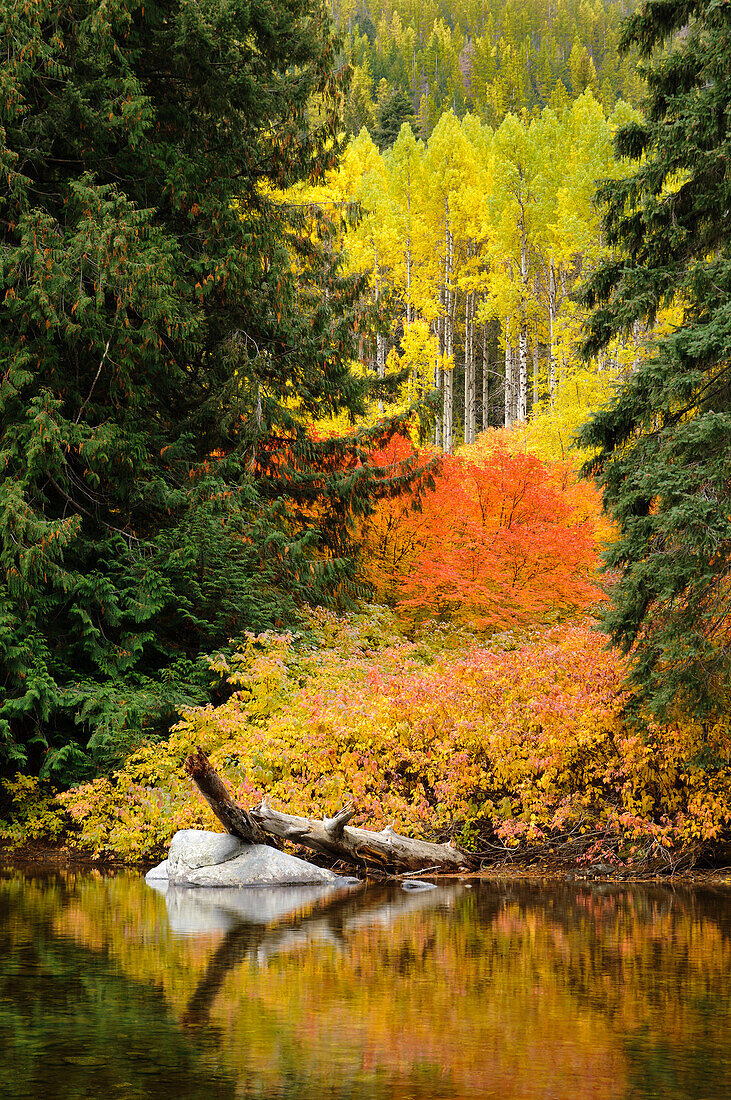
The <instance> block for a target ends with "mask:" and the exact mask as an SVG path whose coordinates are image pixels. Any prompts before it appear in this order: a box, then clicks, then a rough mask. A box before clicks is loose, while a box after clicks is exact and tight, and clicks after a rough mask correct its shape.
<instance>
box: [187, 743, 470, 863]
mask: <svg viewBox="0 0 731 1100" xmlns="http://www.w3.org/2000/svg"><path fill="white" fill-rule="evenodd" d="M184 767H185V770H186V772H187V773H188V775H190V776H191V778H192V779H193V781H194V783H195V784H196V786H197V787H198V789H199V791H200V792H201V794H202V795H203V797H204V798H205V800H206V802H207V803H208V805H209V806H210V807H211V809H212V810H213V812H214V814H215V815H216V817H217V818H218V820H219V821H220V822H221V824H222V825H223V827H224V828H225V829H226V832H228V833H231V834H232V836H237V837H239V838H240V839H241V840H244V841H247V842H249V843H251V844H262V843H272V841H271V839H270V838H272V837H277V838H279V839H281V840H288V841H290V842H291V843H293V844H298V845H301V846H302V847H304V848H308V849H309V850H310V851H313V852H316V853H317V854H318V855H321V856H326V857H328V858H329V859H335V860H342V861H343V862H345V863H347V864H349V865H350V866H352V867H355V868H357V869H359V870H364V869H377V870H380V871H388V872H390V873H393V874H399V873H403V872H414V871H424V870H429V871H434V872H435V873H436V874H444V873H448V872H454V871H468V870H474V868H475V867H476V865H477V860H476V859H475V857H473V856H470V855H469V854H468V853H467V852H463V851H461V850H460V849H459V848H457V847H455V846H454V845H453V844H451V843H450V844H432V843H431V842H430V841H426V840H415V839H413V838H412V837H407V836H401V835H400V834H399V833H397V832H396V831H395V830H394V829H393V828H392V827H391V826H390V825H387V826H386V828H385V829H382V830H381V831H380V832H378V833H376V832H372V831H371V830H370V829H360V828H357V827H355V826H351V825H349V824H348V822H349V821H351V820H352V818H353V817H355V814H356V810H355V808H354V807H353V806H345V807H344V808H343V809H342V810H339V811H338V813H336V814H335V816H334V817H326V818H323V819H322V821H318V820H316V819H313V818H307V817H298V816H295V815H294V814H284V813H280V812H279V811H278V810H273V809H272V808H271V807H270V806H269V805H268V803H267V802H266V801H264V802H262V803H261V805H260V806H258V807H257V808H255V809H252V810H249V811H248V812H247V811H246V810H244V809H243V807H241V806H239V805H238V803H237V802H235V801H234V800H233V798H232V797H231V795H230V793H229V791H228V788H227V787H226V785H225V783H224V782H223V780H222V779H221V777H220V776H219V774H218V772H217V771H216V769H215V768H214V767H213V766H212V765H211V763H210V761H209V760H208V757H207V756H206V754H205V753H204V752H203V750H202V749H197V750H196V752H195V753H192V754H191V755H190V756H189V757H188V759H187V760H186V761H185V765H184ZM261 838H263V839H261Z"/></svg>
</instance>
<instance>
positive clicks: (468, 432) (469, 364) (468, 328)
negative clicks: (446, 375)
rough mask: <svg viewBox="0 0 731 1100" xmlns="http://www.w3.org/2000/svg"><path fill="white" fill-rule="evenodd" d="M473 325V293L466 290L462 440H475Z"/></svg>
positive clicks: (469, 441) (470, 442)
mask: <svg viewBox="0 0 731 1100" xmlns="http://www.w3.org/2000/svg"><path fill="white" fill-rule="evenodd" d="M475 435H476V417H475V326H474V293H473V292H472V291H468V292H467V294H466V296H465V307H464V441H465V443H467V444H468V445H469V444H472V443H474V442H475Z"/></svg>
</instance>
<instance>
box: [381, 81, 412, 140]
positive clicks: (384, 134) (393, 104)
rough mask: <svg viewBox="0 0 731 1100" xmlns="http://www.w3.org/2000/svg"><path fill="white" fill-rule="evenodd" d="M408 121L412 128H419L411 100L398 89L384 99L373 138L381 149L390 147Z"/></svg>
mask: <svg viewBox="0 0 731 1100" xmlns="http://www.w3.org/2000/svg"><path fill="white" fill-rule="evenodd" d="M405 122H408V124H409V126H410V127H411V129H412V130H417V129H418V126H417V123H416V116H415V115H414V108H413V107H412V105H411V100H410V99H409V97H408V96H406V95H404V93H403V92H401V91H399V90H396V91H395V92H394V93H393V95H392V96H389V97H388V99H386V100H384V102H383V103H382V104H381V106H380V108H379V109H378V114H377V117H376V126H375V130H374V131H373V139H374V141H375V143H376V145H377V146H378V148H379V149H381V150H383V149H389V148H390V147H391V146H392V145H393V143H394V141H395V140H396V138H397V137H398V136H399V133H400V132H401V127H402V126H403V124H404V123H405Z"/></svg>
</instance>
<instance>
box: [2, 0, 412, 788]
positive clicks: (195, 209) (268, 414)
mask: <svg viewBox="0 0 731 1100" xmlns="http://www.w3.org/2000/svg"><path fill="white" fill-rule="evenodd" d="M0 34H1V35H2V39H3V42H5V43H7V56H6V58H5V61H4V64H3V67H2V72H1V73H0V167H1V171H0V286H2V290H3V297H2V302H0V311H1V316H2V344H1V345H0V439H1V442H0V471H1V473H0V566H1V568H0V627H1V629H0V660H2V663H3V668H4V677H3V682H2V685H0V768H3V769H10V770H12V769H15V768H17V767H19V766H29V767H31V768H32V769H34V770H37V769H39V768H42V769H43V771H44V773H47V774H54V775H56V776H60V775H65V776H66V777H67V778H70V777H73V775H74V774H77V775H78V773H79V769H83V768H85V767H87V766H88V764H89V761H90V759H91V758H92V757H93V758H94V759H96V760H97V761H102V762H104V761H106V762H109V761H110V760H112V759H114V758H115V757H118V756H119V755H120V754H122V753H123V752H124V751H127V750H128V749H129V747H130V746H131V745H133V744H135V743H139V740H140V738H141V737H142V736H143V735H146V734H147V733H148V732H149V731H150V730H151V729H164V728H165V726H166V724H167V723H168V722H169V720H170V718H171V716H172V715H173V714H174V713H175V712H176V711H178V710H179V709H180V707H181V706H182V705H191V704H193V703H196V702H201V701H203V699H204V698H205V692H206V688H207V677H208V673H207V670H206V668H205V664H204V663H203V662H201V660H200V656H201V654H202V653H205V652H206V651H208V650H210V649H211V648H215V647H220V646H223V645H225V644H226V643H227V639H229V638H231V637H234V636H236V635H237V634H239V633H240V632H241V631H243V630H246V629H249V628H252V629H255V630H262V629H265V628H266V627H268V626H273V625H276V624H277V623H281V622H284V621H291V620H292V618H293V617H294V615H295V611H296V608H297V606H298V605H300V604H302V603H303V602H306V601H308V600H312V599H319V600H327V599H328V598H330V599H332V598H333V593H334V592H336V591H337V589H338V585H340V584H342V583H343V582H344V581H345V580H347V577H348V573H349V570H350V565H349V535H348V524H349V517H350V516H351V515H352V514H353V513H356V514H361V513H363V512H364V511H367V509H368V507H369V500H370V499H371V497H372V496H373V495H374V494H377V493H378V492H379V491H380V490H379V488H378V483H379V481H380V480H382V477H381V475H380V474H379V473H375V474H372V473H370V472H368V471H364V470H363V465H364V464H363V455H364V454H365V453H367V451H368V448H369V446H370V437H368V436H367V434H360V435H355V436H353V437H352V438H351V439H349V440H346V441H344V440H339V441H338V440H328V441H324V442H317V441H316V440H314V439H313V438H312V435H311V433H310V432H309V431H308V429H307V427H306V425H307V423H308V422H310V421H311V420H312V419H314V418H315V417H317V416H321V415H337V414H339V413H342V414H343V415H344V416H346V417H348V418H351V419H352V418H353V417H355V416H356V415H358V414H359V413H361V412H362V411H363V409H364V407H365V399H366V396H367V392H368V381H367V379H366V378H364V377H363V376H359V375H356V374H354V373H353V372H352V370H351V363H352V359H353V356H354V350H355V340H356V332H357V330H358V328H359V325H360V328H362V329H365V328H367V325H368V320H367V317H366V316H365V313H367V310H364V308H363V305H362V302H361V296H362V290H363V285H362V281H361V280H360V279H358V278H357V277H351V276H345V275H344V274H343V272H342V257H341V255H340V252H339V250H338V248H337V246H336V239H337V234H338V232H339V226H338V225H336V224H335V223H334V222H333V221H331V220H329V219H328V218H327V217H324V216H318V217H317V219H316V221H315V224H314V225H313V224H312V221H311V219H310V218H309V216H308V214H307V212H305V211H303V210H302V209H298V208H295V207H291V206H287V205H285V204H283V203H281V202H279V201H275V199H274V198H273V197H272V196H273V194H274V193H275V189H277V188H283V187H286V186H288V185H290V184H293V183H295V182H296V181H298V180H303V179H317V178H319V177H320V176H321V174H322V172H323V171H324V170H325V169H326V168H328V167H331V166H332V165H333V164H334V163H335V161H336V159H337V156H338V153H339V143H338V133H339V130H340V107H341V104H342V97H343V87H344V72H343V71H340V70H338V69H337V66H336V59H337V56H338V50H339V43H338V40H337V38H336V37H335V36H334V34H333V32H332V27H331V24H330V22H329V20H328V18H327V16H326V15H325V13H324V11H323V9H322V7H321V5H320V3H319V0H294V2H291V3H290V2H289V0H287V2H285V0H278V2H276V3H274V4H267V5H264V6H262V5H258V6H257V5H255V4H249V3H238V2H237V0H223V2H218V0H215V2H213V0H210V2H209V0H202V2H201V3H198V4H195V5H193V6H191V5H189V4H187V3H183V2H181V0H150V2H146V3H144V4H143V3H142V2H141V0H110V3H107V4H104V5H103V6H101V7H100V6H99V5H98V4H97V3H96V2H93V0H71V2H70V3H63V4H62V3H60V2H59V0H37V2H35V3H32V4H30V5H29V4H26V3H25V2H24V0H9V2H8V3H5V4H3V6H2V8H1V9H0ZM315 101H316V102H317V104H318V110H317V112H314V111H313V110H312V104H313V103H314V102H315ZM358 318H360V321H359V320H358ZM390 430H391V429H390V428H389V426H388V425H386V426H385V427H384V426H383V425H381V427H380V428H379V429H378V431H376V432H374V433H373V436H374V438H376V439H378V438H380V437H381V436H383V435H384V433H385V435H386V436H387V435H388V432H389V431H390ZM403 474H404V471H399V472H398V476H397V478H396V481H397V482H398V483H399V484H403V483H404V481H407V480H408V478H406V477H405V476H404V477H402V476H401V475H403ZM388 476H390V473H389V475H388ZM399 479H400V480H399ZM387 480H388V477H387ZM395 483H396V482H392V483H391V487H390V488H389V490H388V491H392V490H393V486H394V485H395ZM89 733H91V739H89Z"/></svg>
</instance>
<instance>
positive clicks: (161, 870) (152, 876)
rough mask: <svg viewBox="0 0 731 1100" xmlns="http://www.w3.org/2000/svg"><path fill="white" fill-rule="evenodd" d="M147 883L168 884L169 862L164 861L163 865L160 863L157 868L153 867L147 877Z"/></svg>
mask: <svg viewBox="0 0 731 1100" xmlns="http://www.w3.org/2000/svg"><path fill="white" fill-rule="evenodd" d="M145 879H146V881H147V882H167V880H168V861H167V860H166V859H164V860H163V861H162V863H158V865H157V867H151V868H150V870H149V871H148V872H147V874H146V875H145Z"/></svg>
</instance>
